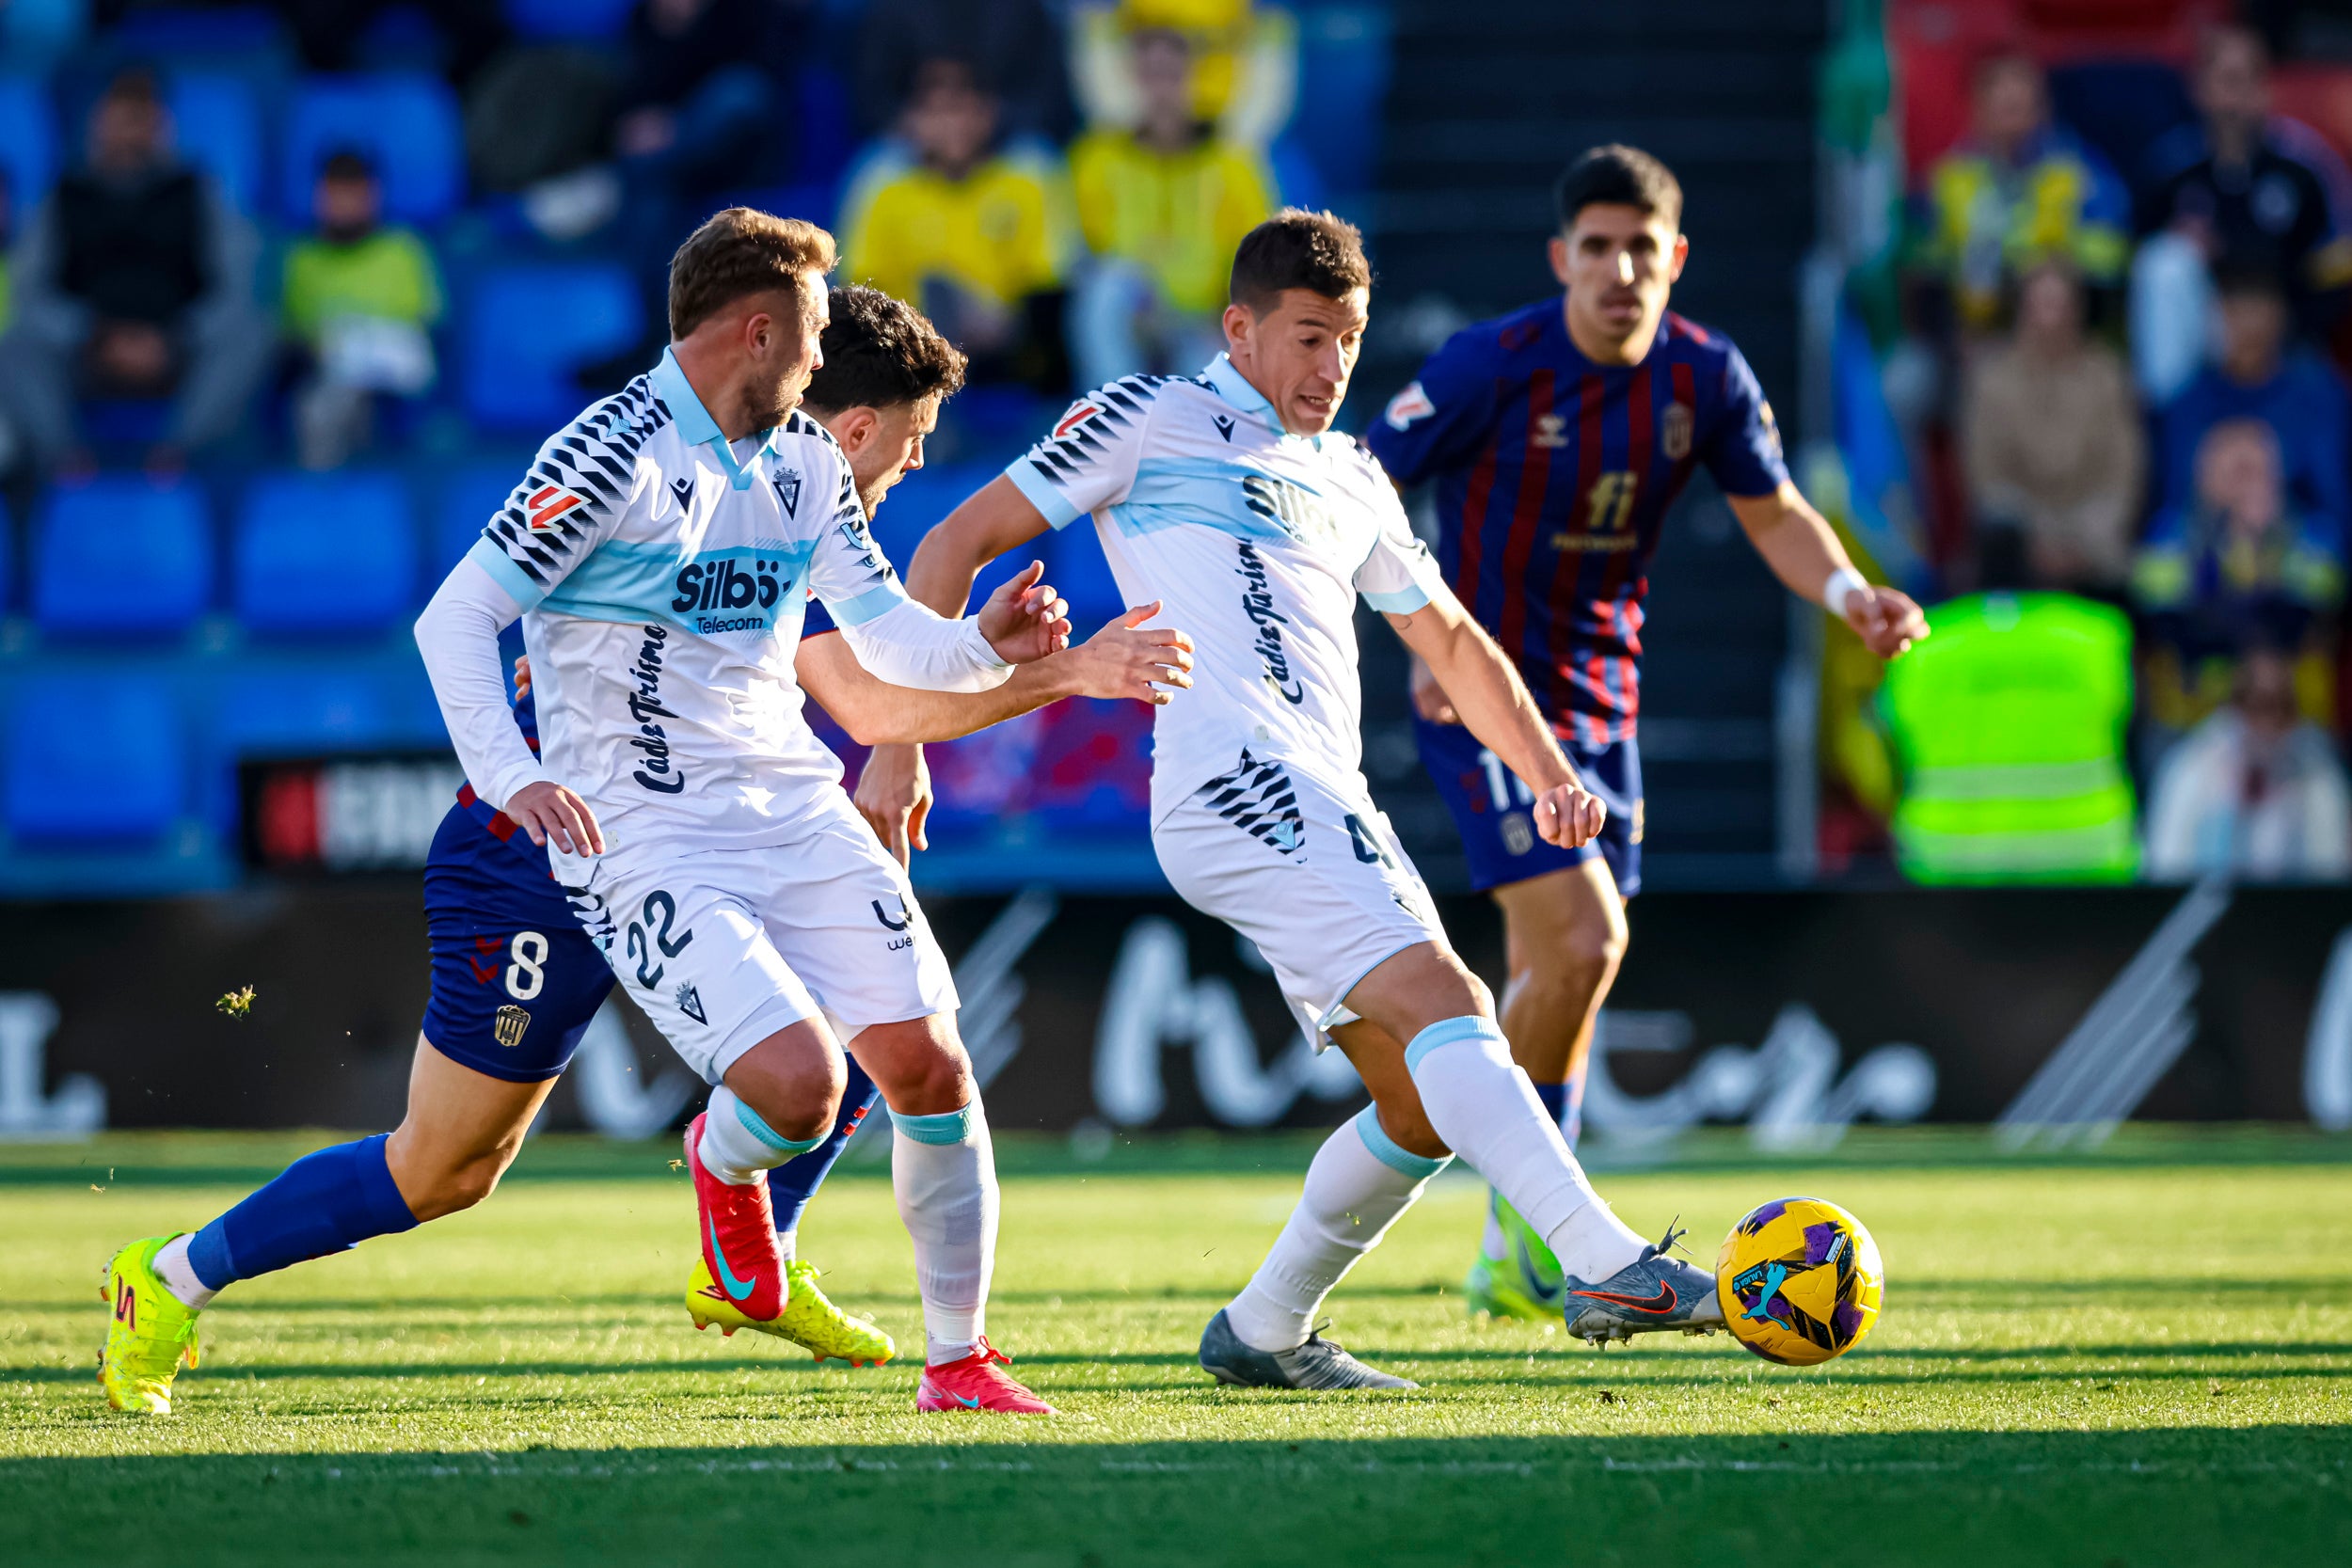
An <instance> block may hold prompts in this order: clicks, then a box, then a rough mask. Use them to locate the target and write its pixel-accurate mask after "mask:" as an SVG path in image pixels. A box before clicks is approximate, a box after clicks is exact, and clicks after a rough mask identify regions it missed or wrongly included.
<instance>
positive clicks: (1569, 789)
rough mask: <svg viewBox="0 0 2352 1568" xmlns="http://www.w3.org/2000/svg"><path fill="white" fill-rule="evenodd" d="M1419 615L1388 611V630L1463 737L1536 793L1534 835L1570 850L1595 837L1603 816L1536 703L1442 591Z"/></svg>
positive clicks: (1431, 591) (1434, 587) (1434, 590)
mask: <svg viewBox="0 0 2352 1568" xmlns="http://www.w3.org/2000/svg"><path fill="white" fill-rule="evenodd" d="M1428 595H1429V597H1428V602H1427V603H1426V604H1423V605H1422V607H1421V608H1420V609H1418V610H1389V611H1387V614H1388V617H1389V625H1391V626H1394V627H1395V628H1396V634H1397V636H1398V637H1400V638H1402V639H1404V641H1405V646H1406V648H1407V649H1409V650H1410V651H1411V652H1412V654H1413V656H1414V657H1417V658H1419V659H1421V660H1422V662H1423V663H1425V664H1426V665H1428V666H1429V672H1430V673H1431V674H1433V675H1435V676H1436V677H1437V680H1438V685H1439V686H1440V687H1441V688H1443V689H1444V690H1445V693H1446V695H1447V696H1448V697H1449V698H1451V699H1452V700H1453V705H1454V712H1455V713H1457V714H1459V715H1460V717H1461V721H1462V722H1463V723H1464V724H1465V725H1467V726H1469V728H1470V734H1472V735H1474V736H1477V737H1478V738H1479V741H1480V742H1481V743H1482V744H1483V745H1485V746H1486V747H1487V748H1488V749H1489V750H1490V751H1492V752H1494V754H1495V755H1496V756H1497V757H1499V758H1501V759H1502V765H1503V766H1504V767H1505V768H1509V769H1510V770H1511V771H1512V772H1514V773H1516V774H1518V776H1519V778H1520V779H1521V780H1522V781H1524V782H1525V783H1526V784H1527V787H1528V788H1530V789H1532V790H1534V792H1535V808H1534V816H1535V831H1536V832H1539V833H1541V834H1542V835H1543V836H1544V839H1545V841H1546V842H1547V843H1550V844H1557V845H1560V846H1562V847H1569V848H1573V847H1576V846H1577V845H1580V844H1584V843H1587V842H1589V841H1590V840H1591V839H1592V837H1593V835H1594V834H1596V833H1597V832H1600V828H1601V823H1602V822H1603V821H1604V820H1605V819H1606V818H1607V816H1608V809H1607V808H1606V807H1605V806H1603V805H1602V804H1601V802H1600V800H1599V799H1598V798H1597V797H1596V796H1594V795H1591V794H1589V793H1587V792H1586V791H1585V788H1584V785H1583V782H1582V781H1581V779H1579V778H1578V777H1577V774H1576V769H1575V768H1573V767H1571V766H1569V763H1568V759H1567V755H1566V753H1565V752H1562V751H1561V750H1560V742H1559V741H1558V740H1556V739H1554V738H1553V736H1552V733H1551V726H1550V725H1549V723H1547V722H1545V721H1544V716H1543V712H1542V710H1541V709H1539V708H1537V707H1536V705H1535V699H1534V697H1532V696H1530V695H1528V690H1527V684H1526V683H1525V682H1524V681H1522V680H1520V679H1519V673H1518V671H1517V670H1514V669H1512V668H1511V661H1510V660H1509V659H1507V658H1505V657H1503V655H1502V649H1501V648H1499V647H1497V646H1496V645H1495V640H1494V639H1493V638H1491V637H1488V636H1487V635H1486V628H1485V627H1484V626H1480V625H1479V624H1478V623H1477V622H1476V621H1475V620H1473V619H1471V617H1470V611H1468V610H1464V609H1463V608H1462V601H1461V600H1459V599H1457V598H1455V597H1454V594H1453V591H1452V590H1450V589H1448V588H1447V587H1446V586H1445V585H1444V584H1442V583H1435V584H1431V585H1429V588H1428Z"/></svg>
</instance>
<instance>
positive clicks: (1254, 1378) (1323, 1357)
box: [1200, 1307, 1421, 1390]
mask: <svg viewBox="0 0 2352 1568" xmlns="http://www.w3.org/2000/svg"><path fill="white" fill-rule="evenodd" d="M1200 1368H1201V1370H1203V1371H1205V1372H1207V1373H1208V1374H1209V1375H1210V1376H1211V1377H1214V1378H1216V1380H1217V1381H1218V1382H1219V1383H1230V1384H1233V1385H1235V1386H1239V1387H1244V1388H1311V1389H1317V1390H1322V1389H1327V1388H1418V1387H1420V1386H1421V1385H1420V1384H1418V1383H1414V1382H1412V1381H1411V1380H1409V1379H1407V1378H1401V1377H1391V1376H1390V1375H1389V1374H1388V1373H1387V1372H1383V1371H1376V1370H1374V1369H1373V1368H1370V1367H1367V1366H1365V1365H1364V1364H1363V1363H1362V1362H1360V1361H1359V1360H1357V1359H1356V1358H1355V1357H1354V1356H1352V1355H1350V1354H1347V1352H1346V1351H1345V1350H1343V1349H1342V1348H1341V1347H1340V1345H1339V1344H1338V1342H1337V1341H1335V1340H1331V1339H1327V1338H1324V1337H1323V1335H1322V1333H1321V1332H1320V1331H1317V1332H1315V1333H1312V1334H1310V1335H1308V1336H1307V1342H1306V1343H1305V1344H1303V1345H1301V1346H1299V1347H1298V1348H1297V1349H1296V1350H1272V1351H1268V1350H1257V1349H1255V1348H1253V1347H1251V1346H1249V1345H1248V1344H1245V1343H1244V1342H1243V1340H1242V1337H1241V1336H1240V1335H1238V1334H1236V1333H1234V1332H1233V1325H1232V1323H1229V1322H1227V1321H1226V1317H1225V1310H1224V1308H1223V1307H1219V1308H1218V1309H1217V1314H1216V1317H1214V1318H1211V1319H1210V1320H1209V1326H1208V1328H1207V1329H1206V1330H1205V1331H1203V1333H1202V1334H1201V1336H1200Z"/></svg>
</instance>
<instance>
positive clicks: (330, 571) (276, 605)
mask: <svg viewBox="0 0 2352 1568" xmlns="http://www.w3.org/2000/svg"><path fill="white" fill-rule="evenodd" d="M233 574H234V580H233V584H232V589H233V592H234V594H235V598H236V610H237V616H238V618H239V619H240V620H242V621H243V622H244V623H245V624H246V626H247V627H248V628H250V629H251V630H253V631H254V632H256V633H259V634H262V635H263V636H271V635H278V636H297V637H298V636H316V635H331V634H336V633H347V634H351V635H358V634H362V633H368V632H380V631H384V630H386V629H387V628H389V626H391V625H392V624H393V623H394V622H395V621H397V620H399V619H400V618H401V617H402V616H404V615H405V614H406V613H407V612H408V611H409V610H411V609H413V608H414V607H415V604H416V597H417V595H416V586H417V535H416V524H415V521H414V520H413V519H412V518H411V517H410V515H409V511H408V496H407V492H406V491H405V489H404V488H403V487H402V485H401V483H400V481H399V480H397V479H395V478H393V477H392V476H391V475H389V474H381V473H364V472H342V473H331V474H291V473H280V474H272V475H269V476H267V477H265V478H262V479H260V480H257V481H255V482H254V484H253V488H252V489H251V490H250V491H248V492H247V493H246V499H245V508H244V511H243V512H242V513H241V514H240V515H239V516H238V518H237V537H236V547H235V565H234V567H233Z"/></svg>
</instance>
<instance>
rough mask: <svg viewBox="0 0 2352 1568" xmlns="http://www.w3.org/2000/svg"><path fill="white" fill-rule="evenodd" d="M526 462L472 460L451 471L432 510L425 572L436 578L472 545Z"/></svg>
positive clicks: (519, 481)
mask: <svg viewBox="0 0 2352 1568" xmlns="http://www.w3.org/2000/svg"><path fill="white" fill-rule="evenodd" d="M526 467H528V464H527V463H523V462H516V463H473V464H469V465H468V466H467V467H462V468H460V469H458V470H457V471H456V472H455V473H453V474H452V475H450V477H449V483H446V484H444V485H442V486H441V495H440V502H439V504H438V505H437V506H436V507H435V508H434V512H433V539H432V549H433V554H432V558H431V560H429V561H428V562H426V567H427V574H428V576H432V577H434V578H438V577H439V576H441V575H445V574H446V573H447V572H448V571H449V569H450V568H451V567H452V566H454V565H456V564H457V562H459V561H460V560H461V559H463V558H464V556H465V553H466V552H467V551H468V550H469V549H472V548H473V542H474V541H475V540H477V539H479V538H481V537H482V529H483V525H484V524H485V523H487V522H488V521H489V520H490V518H491V517H492V516H493V515H496V514H497V512H498V510H499V508H501V507H502V506H504V505H505V504H506V498H507V496H508V495H510V494H511V493H512V492H513V491H514V488H515V486H516V484H518V483H521V482H522V477H523V472H524V470H525V468H526Z"/></svg>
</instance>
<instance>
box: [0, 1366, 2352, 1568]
mask: <svg viewBox="0 0 2352 1568" xmlns="http://www.w3.org/2000/svg"><path fill="white" fill-rule="evenodd" d="M1338 1397H1339V1398H1341V1399H1343V1400H1346V1401H1351V1402H1370V1401H1376V1400H1378V1399H1379V1398H1380V1396H1376V1395H1343V1396H1338ZM1236 1403H1238V1402H1236ZM1237 1424H1238V1423H1237ZM932 1425H933V1427H934V1428H935V1429H936V1431H937V1433H938V1435H939V1438H940V1440H939V1441H936V1442H913V1443H910V1442H899V1443H891V1444H876V1445H870V1446H857V1447H851V1446H843V1445H840V1444H837V1443H828V1442H827V1441H825V1439H826V1438H827V1436H828V1435H829V1432H837V1431H838V1430H840V1429H839V1428H838V1427H837V1426H835V1425H834V1422H832V1421H830V1420H823V1419H818V1420H811V1421H809V1422H808V1423H807V1428H808V1433H807V1434H808V1436H809V1438H810V1442H809V1443H808V1444H806V1445H805V1446H766V1447H742V1448H724V1449H721V1448H684V1447H649V1448H642V1449H574V1450H559V1449H537V1450H531V1451H522V1452H509V1453H496V1452H482V1451H473V1452H403V1453H394V1454H379V1455H369V1454H332V1455H330V1454H315V1453H303V1454H294V1453H262V1454H249V1455H235V1456H230V1455H188V1454H183V1453H158V1454H153V1455H147V1456H133V1457H108V1458H91V1459H20V1460H6V1461H0V1551H5V1553H6V1555H8V1557H9V1558H10V1559H11V1560H22V1561H47V1560H67V1559H69V1558H72V1557H87V1556H91V1555H102V1554H106V1553H110V1552H113V1551H115V1550H117V1549H119V1544H120V1543H122V1542H124V1541H137V1540H155V1541H168V1542H169V1544H170V1559H171V1560H172V1561H174V1562H175V1563H191V1564H205V1563H212V1562H228V1561H235V1562H241V1563H251V1562H278V1561H298V1562H304V1563H315V1562H316V1561H318V1560H322V1557H323V1556H324V1557H331V1558H332V1559H333V1560H336V1561H339V1562H349V1563H375V1562H432V1563H435V1564H447V1563H466V1564H470V1563H476V1562H482V1563H489V1562H499V1563H516V1562H531V1563H536V1562H543V1561H545V1562H555V1561H561V1562H564V1563H565V1564H580V1563H602V1562H618V1561H628V1562H642V1561H655V1560H658V1561H663V1562H672V1561H682V1562H691V1561H707V1560H712V1558H713V1557H714V1556H716V1557H719V1558H726V1557H731V1556H734V1555H738V1554H739V1549H740V1547H741V1546H742V1544H744V1543H745V1542H747V1541H755V1540H762V1539H772V1538H774V1532H776V1531H777V1530H778V1529H779V1528H787V1529H788V1530H789V1534H790V1538H791V1539H792V1540H795V1541H799V1542H803V1543H824V1542H833V1543H850V1544H853V1545H854V1549H855V1551H856V1553H857V1555H858V1556H860V1557H862V1558H865V1559H867V1560H874V1561H884V1562H894V1563H896V1562H933V1561H936V1562H944V1563H953V1564H957V1565H958V1568H968V1565H970V1564H973V1563H988V1562H998V1561H1008V1560H1017V1561H1022V1562H1064V1563H1076V1564H1080V1565H1086V1564H1097V1563H1119V1564H1122V1565H1124V1564H1146V1565H1154V1564H1171V1565H1174V1564H1182V1565H1184V1568H1200V1564H1203V1563H1237V1564H1238V1563H1257V1562H1267V1563H1278V1562H1279V1563H1286V1564H1289V1563H1299V1562H1320V1561H1327V1560H1333V1559H1334V1558H1337V1557H1343V1556H1344V1557H1351V1558H1354V1559H1356V1560H1359V1561H1363V1562H1379V1563H1392V1562H1393V1563H1422V1562H1427V1563H1439V1562H1444V1563H1460V1562H1464V1561H1473V1562H1475V1561H1523V1560H1547V1561H1548V1560H1561V1559H1572V1560H1575V1561H1576V1562H1578V1563H1579V1564H1601V1565H1604V1568H1606V1565H1613V1564H1618V1563H1629V1564H1632V1563H1638V1564H1644V1565H1655V1564H1656V1563H1659V1562H1661V1561H1669V1560H1670V1561H1675V1562H1702V1561H1732V1562H1760V1561H1768V1560H1777V1559H1778V1555H1779V1554H1780V1553H1781V1552H1782V1550H1783V1549H1784V1548H1785V1547H1786V1545H1787V1544H1788V1543H1789V1542H1791V1541H1798V1540H1806V1539H1812V1538H1815V1537H1816V1536H1817V1535H1818V1532H1819V1531H1820V1529H1821V1528H1822V1517H1823V1512H1824V1509H1825V1508H1826V1509H1828V1510H1829V1511H1830V1512H1831V1513H1834V1514H1835V1517H1836V1542H1837V1545H1838V1551H1837V1553H1836V1555H1837V1556H1838V1557H1839V1558H1840V1559H1841V1560H1867V1559H1868V1558H1870V1557H1880V1558H1883V1559H1885V1560H1890V1561H1899V1562H1903V1563H1906V1564H1935V1565H1940V1564H1946V1563H1950V1564H1956V1565H1958V1564H1964V1565H1966V1568H1981V1565H1982V1564H1983V1563H1985V1562H1987V1561H1994V1562H2043V1561H2069V1562H2073V1561H2092V1562H2119V1561H2120V1562H2122V1563H2125V1564H2127V1565H2128V1564H2135V1563H2140V1564H2156V1563H2167V1562H2178V1561H2186V1560H2199V1559H2210V1560H2236V1561H2244V1560H2259V1559H2265V1558H2276V1557H2283V1556H2286V1555H2287V1554H2294V1555H2295V1556H2296V1557H2298V1558H2301V1557H2312V1556H2316V1555H2325V1554H2328V1552H2329V1551H2330V1550H2331V1548H2332V1547H2333V1546H2336V1545H2340V1544H2341V1541H2342V1535H2341V1528H2342V1527H2341V1506H2342V1497H2341V1495H2342V1492H2343V1490H2344V1483H2345V1481H2346V1477H2347V1474H2352V1433H2347V1431H2346V1430H2345V1429H2344V1428H2338V1427H2320V1426H2270V1427H2250V1428H2237V1429H2233V1430H2230V1431H2227V1432H2223V1431H2215V1430H2206V1429H2200V1428H2174V1429H2158V1430H2150V1431H2136V1432H2127V1433H2074V1432H2060V1433H2015V1432H1947V1433H1930V1434H1917V1435H1913V1434H1904V1435H1888V1434H1880V1433H1854V1434H1843V1435H1807V1434H1803V1433H1789V1434H1788V1435H1785V1436H1773V1435H1769V1434H1766V1435H1740V1436H1724V1437H1692V1436H1646V1435H1640V1434H1629V1435H1623V1436H1619V1435H1612V1434H1607V1433H1603V1434H1599V1435H1582V1436H1574V1437H1568V1436H1559V1437H1546V1436H1482V1437H1465V1438H1454V1439H1437V1438H1377V1439H1358V1440H1347V1439H1309V1440H1301V1441H1296V1442H1289V1441H1279V1440H1277V1441H1265V1440H1261V1439H1258V1438H1256V1437H1254V1436H1253V1437H1237V1438H1235V1439H1232V1440H1224V1441H1200V1442H1134V1443H1120V1442H1116V1441H1103V1440H1100V1438H1099V1436H1098V1435H1097V1429H1096V1428H1093V1427H1091V1426H1077V1425H1075V1424H1074V1423H1068V1422H1057V1423H1050V1424H1046V1425H1043V1426H1037V1425H1028V1424H1023V1425H1015V1424H1013V1423H1010V1422H991V1421H985V1420H983V1419H981V1418H946V1419H943V1420H940V1421H937V1422H935V1423H932ZM150 1430H152V1429H150ZM1080 1434H1084V1435H1083V1436H1081V1435H1080ZM967 1437H969V1438H977V1439H979V1440H978V1441H969V1440H966V1439H967ZM2217 1482H2218V1483H2219V1484H2217ZM1833 1499H1839V1500H1836V1501H1833ZM1666 1543H1670V1544H1671V1550H1670V1551H1669V1552H1668V1553H1667V1554H1666V1555H1665V1556H1663V1557H1661V1544H1666Z"/></svg>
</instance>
